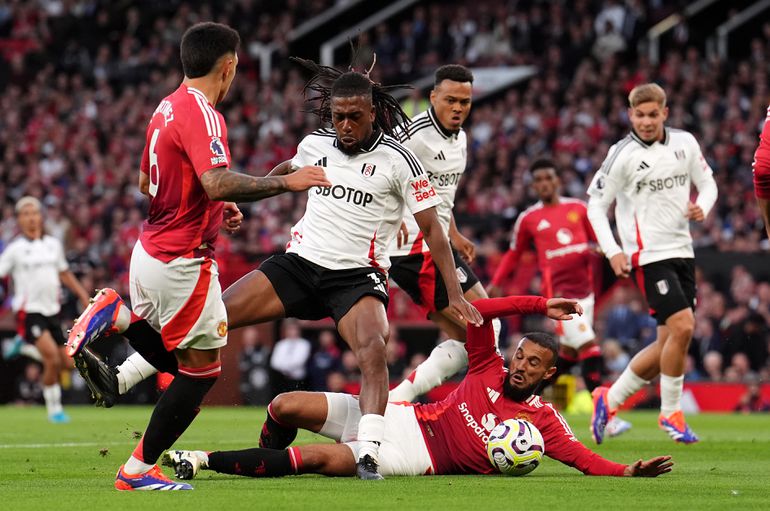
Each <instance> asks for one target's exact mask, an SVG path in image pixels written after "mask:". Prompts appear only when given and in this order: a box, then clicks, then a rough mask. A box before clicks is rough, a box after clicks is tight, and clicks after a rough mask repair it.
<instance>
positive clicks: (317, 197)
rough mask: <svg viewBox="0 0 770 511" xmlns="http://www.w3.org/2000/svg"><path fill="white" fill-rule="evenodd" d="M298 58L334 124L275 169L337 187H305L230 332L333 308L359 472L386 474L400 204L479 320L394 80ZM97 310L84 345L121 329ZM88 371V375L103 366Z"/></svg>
mask: <svg viewBox="0 0 770 511" xmlns="http://www.w3.org/2000/svg"><path fill="white" fill-rule="evenodd" d="M297 61H298V62H299V63H300V64H302V65H303V66H304V67H306V68H308V69H310V70H311V71H312V72H313V73H314V75H313V77H312V78H311V79H310V80H309V82H308V84H307V86H306V91H307V90H310V91H313V92H315V93H317V94H318V99H319V100H320V101H319V104H318V106H317V107H316V109H315V110H314V111H315V112H316V113H317V114H318V115H319V117H320V118H321V119H322V120H323V121H330V122H331V124H332V128H331V129H329V128H322V129H319V130H317V131H315V132H313V133H311V134H310V135H308V136H306V137H305V138H304V139H303V140H302V141H301V142H300V144H299V146H298V148H297V154H296V156H294V158H292V160H291V161H290V162H289V163H286V164H282V165H279V166H278V167H276V169H274V170H273V172H272V173H271V174H272V175H280V174H288V173H291V172H294V171H295V170H296V169H299V168H301V167H303V166H305V165H317V166H321V167H323V168H324V170H325V172H326V177H327V179H328V181H329V182H330V183H331V186H328V187H316V188H312V189H310V190H309V192H308V201H307V206H306V210H305V213H304V215H303V217H302V218H301V219H300V220H299V222H298V223H297V224H296V225H294V226H293V227H292V229H291V241H290V242H289V244H288V246H287V248H286V253H285V254H280V255H276V256H273V257H271V258H269V259H268V260H266V261H265V262H264V263H262V265H261V266H260V267H259V269H257V270H254V271H252V272H251V273H249V274H247V275H245V276H244V277H243V278H241V279H240V280H239V281H238V282H236V283H235V284H233V285H232V286H230V288H228V289H227V290H226V291H225V292H224V294H223V299H224V302H225V306H226V308H227V316H228V325H229V328H231V329H232V328H238V327H242V326H246V325H251V324H255V323H261V322H265V321H272V320H277V319H281V318H285V317H296V318H300V319H321V318H325V317H329V316H331V317H332V318H333V319H334V321H335V323H336V325H337V329H338V331H339V333H340V335H341V336H342V338H343V339H345V341H346V342H347V343H348V345H349V346H350V348H351V349H352V350H353V353H354V354H355V355H356V358H357V360H358V364H359V367H360V368H361V374H362V379H361V391H360V397H359V400H358V403H359V406H360V415H361V418H360V421H359V423H358V432H357V438H358V442H357V443H356V444H355V446H356V447H355V449H356V451H357V452H354V455H355V457H356V459H357V460H358V463H357V467H356V473H357V475H358V477H360V478H361V479H370V480H373V479H382V476H381V475H380V474H379V472H378V447H379V444H380V443H381V442H382V441H383V436H384V431H385V419H384V416H383V415H384V412H385V406H386V403H387V398H388V369H387V364H386V359H385V343H386V342H387V339H388V321H387V316H386V313H385V309H386V306H387V303H388V281H387V274H386V272H387V270H388V267H389V265H390V262H389V258H388V245H389V244H390V242H391V240H392V239H393V238H394V237H395V235H396V232H397V231H398V229H399V227H400V225H401V219H402V218H403V215H404V212H405V211H404V210H405V208H408V209H409V211H410V212H411V213H412V214H414V218H415V220H416V221H417V224H418V225H419V226H420V229H421V231H422V233H423V237H424V239H425V241H426V242H427V244H428V245H429V246H430V248H431V252H432V254H433V258H434V260H435V261H436V265H437V267H438V269H439V271H440V272H441V275H442V276H443V278H444V281H445V282H446V285H447V292H448V296H449V307H448V310H449V313H450V314H452V315H453V316H454V317H456V318H457V319H458V320H460V321H462V320H466V321H468V322H469V323H471V324H474V325H481V324H482V323H483V320H482V317H481V315H480V314H479V312H478V311H477V310H476V309H475V308H474V307H473V306H472V305H471V304H470V303H468V302H467V301H466V300H465V299H464V298H463V293H462V290H461V288H460V283H459V282H458V280H457V275H456V272H455V265H454V259H453V257H452V253H451V250H450V248H449V242H448V240H447V238H446V235H445V234H444V230H443V229H442V228H441V225H440V223H439V220H438V216H437V214H436V206H437V205H438V204H439V203H440V202H441V199H440V198H439V196H438V195H437V194H436V191H435V190H434V189H433V187H432V186H431V183H430V181H429V180H428V176H427V174H426V173H425V170H424V169H423V166H422V164H420V162H419V160H418V159H417V158H416V157H415V155H414V154H413V153H412V152H411V151H410V150H409V149H406V148H405V147H404V146H402V145H401V144H400V143H399V142H398V141H396V140H395V139H394V138H392V137H391V136H390V135H389V133H391V132H392V130H393V128H395V126H396V125H397V124H399V123H401V122H403V121H404V120H406V119H407V117H406V115H405V114H404V113H403V111H402V110H401V108H400V107H399V106H398V103H397V102H396V101H395V99H393V97H392V96H391V95H390V94H389V90H391V89H392V88H388V87H383V86H381V85H379V84H375V83H372V81H371V80H370V79H369V77H368V73H358V72H355V71H349V72H345V73H340V72H339V71H336V70H334V69H332V68H328V67H323V66H318V65H317V64H315V63H312V62H310V61H304V60H297ZM97 299H98V298H97ZM122 307H125V305H124V304H119V307H117V309H120V308H122ZM101 317H102V316H98V315H91V317H90V318H84V319H83V320H81V321H79V322H78V325H77V328H76V329H75V330H73V333H74V334H75V335H78V334H77V332H83V334H82V335H79V339H80V340H79V341H77V340H76V342H79V343H80V344H85V343H87V342H91V341H92V339H95V338H97V337H98V336H99V335H98V333H99V332H104V331H113V332H114V331H118V328H116V327H115V325H114V324H113V323H114V322H113V321H112V319H108V320H107V321H108V324H107V325H105V324H104V320H102V319H100V318H101ZM113 317H115V318H117V317H118V314H117V313H116V314H115V315H114V316H113ZM86 319H88V321H86ZM70 338H71V339H73V335H71V337H70ZM83 353H84V354H86V355H89V353H90V352H89V351H88V350H83ZM147 358H148V360H149V361H150V363H153V365H155V364H154V362H153V360H152V359H150V358H149V357H147ZM156 367H158V366H157V365H156ZM92 372H93V374H92V375H90V376H91V380H92V383H93V381H94V380H97V383H98V379H99V378H102V377H103V376H104V374H105V373H104V371H102V372H99V371H96V370H94V371H92ZM88 379H89V378H86V380H87V381H88ZM327 414H328V416H329V417H330V418H333V417H335V416H336V415H339V416H347V414H348V410H347V409H345V410H336V409H334V407H333V403H331V402H330V403H329V405H328V410H327ZM273 431H280V425H279V424H278V423H277V422H276V421H275V419H274V417H271V416H268V418H267V421H266V423H265V426H264V430H263V437H264V438H269V437H270V435H271V434H272V432H273ZM272 456H274V458H275V459H271V460H268V461H267V462H268V463H270V464H271V466H274V467H275V466H280V467H283V468H284V469H285V470H286V473H289V472H297V471H300V470H301V469H302V460H301V459H299V458H298V457H295V456H291V455H290V453H289V451H276V452H275V453H274V454H272Z"/></svg>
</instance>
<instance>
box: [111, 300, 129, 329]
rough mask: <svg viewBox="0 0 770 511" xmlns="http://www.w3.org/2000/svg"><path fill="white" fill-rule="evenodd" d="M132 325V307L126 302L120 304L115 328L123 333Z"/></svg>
mask: <svg viewBox="0 0 770 511" xmlns="http://www.w3.org/2000/svg"><path fill="white" fill-rule="evenodd" d="M130 326H131V309H129V308H128V307H126V305H125V304H120V307H119V308H118V317H117V318H115V328H116V329H117V330H118V332H119V333H121V334H122V333H123V332H125V331H126V330H128V327H130Z"/></svg>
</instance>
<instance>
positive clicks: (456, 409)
mask: <svg viewBox="0 0 770 511" xmlns="http://www.w3.org/2000/svg"><path fill="white" fill-rule="evenodd" d="M473 305H475V306H476V308H477V309H478V310H479V312H480V313H481V314H482V316H484V321H485V322H484V325H482V326H481V327H473V326H469V327H468V340H467V341H466V344H465V347H466V349H467V350H468V374H467V376H466V377H465V379H464V380H463V381H462V383H461V384H460V385H459V386H458V387H457V389H455V391H454V392H452V394H450V395H449V396H448V397H447V398H446V399H444V400H443V401H440V402H438V403H432V404H427V405H416V406H415V415H416V417H417V421H418V422H419V424H420V427H421V429H422V432H423V435H424V437H425V443H426V445H427V446H428V451H429V453H430V455H431V460H432V462H433V467H434V469H435V473H436V474H489V473H493V472H495V468H494V467H493V466H492V464H491V463H490V461H489V458H488V457H487V448H486V443H487V441H488V440H489V433H490V431H492V429H493V428H494V427H495V426H496V425H497V424H499V423H500V422H502V421H504V420H506V419H511V418H517V419H525V420H527V421H529V422H531V423H532V424H534V425H535V426H536V427H537V429H539V430H540V433H541V434H542V435H543V440H544V443H545V454H546V455H547V456H549V457H551V458H554V459H556V460H558V461H561V462H562V463H565V464H567V465H569V466H571V467H574V468H576V469H578V470H580V471H581V472H583V473H586V474H591V475H622V474H623V471H624V470H625V465H621V464H618V463H614V462H611V461H609V460H606V459H604V458H602V457H601V456H599V455H598V454H596V453H594V452H592V451H591V450H590V449H588V448H587V447H585V446H584V445H583V444H582V443H580V442H579V441H578V440H577V439H576V438H575V436H574V435H573V434H572V430H570V427H569V425H568V424H567V422H566V421H565V420H564V418H563V417H562V416H561V415H560V414H559V412H557V411H556V410H555V409H554V408H553V406H552V405H551V404H550V403H546V402H544V401H541V399H540V397H538V396H534V395H533V396H531V397H530V398H529V399H527V400H526V401H523V402H517V401H513V400H511V399H509V398H506V397H505V395H504V394H503V382H504V381H505V378H507V377H508V371H507V369H506V368H505V366H504V364H503V359H502V358H501V357H500V355H498V353H497V350H496V349H495V343H494V332H493V330H492V322H491V319H492V318H495V317H498V316H502V315H510V314H534V313H541V314H542V313H544V312H545V310H546V300H545V299H544V298H541V297H531V296H525V297H516V296H512V297H507V298H491V299H484V300H477V301H476V302H474V303H473Z"/></svg>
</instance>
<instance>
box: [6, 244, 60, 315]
mask: <svg viewBox="0 0 770 511" xmlns="http://www.w3.org/2000/svg"><path fill="white" fill-rule="evenodd" d="M68 268H69V265H68V264H67V259H65V257H64V248H63V247H62V244H61V242H60V241H59V240H58V239H56V238H54V237H53V236H48V235H44V236H43V237H42V238H38V239H35V240H32V239H29V238H27V237H24V236H19V237H18V238H16V239H15V240H13V241H12V242H11V243H10V244H9V245H8V247H6V249H5V251H3V253H2V254H0V277H5V276H6V275H8V274H9V273H10V274H11V276H12V278H13V302H12V304H11V307H12V308H13V311H14V312H18V311H22V310H23V311H25V312H36V313H38V314H42V315H44V316H53V315H56V314H58V313H59V310H60V309H61V304H60V298H61V279H60V278H59V273H61V272H63V271H66V270H67V269H68Z"/></svg>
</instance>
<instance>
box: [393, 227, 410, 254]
mask: <svg viewBox="0 0 770 511" xmlns="http://www.w3.org/2000/svg"><path fill="white" fill-rule="evenodd" d="M407 243H409V229H407V228H406V223H404V222H401V227H399V228H398V232H397V233H396V246H397V247H398V248H401V247H403V246H404V245H406V244H407Z"/></svg>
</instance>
